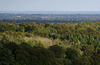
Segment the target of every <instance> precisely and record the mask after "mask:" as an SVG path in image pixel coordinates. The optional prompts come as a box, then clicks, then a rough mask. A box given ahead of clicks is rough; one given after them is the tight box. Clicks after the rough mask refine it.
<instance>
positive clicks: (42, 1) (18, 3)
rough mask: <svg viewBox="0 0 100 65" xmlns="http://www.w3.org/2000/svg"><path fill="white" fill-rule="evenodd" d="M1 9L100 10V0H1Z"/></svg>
mask: <svg viewBox="0 0 100 65" xmlns="http://www.w3.org/2000/svg"><path fill="white" fill-rule="evenodd" d="M0 11H100V0H0Z"/></svg>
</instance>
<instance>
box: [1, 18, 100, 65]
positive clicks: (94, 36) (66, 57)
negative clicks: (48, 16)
mask: <svg viewBox="0 0 100 65" xmlns="http://www.w3.org/2000/svg"><path fill="white" fill-rule="evenodd" d="M0 65H100V21H95V22H76V23H67V22H66V23H47V22H45V23H35V22H24V21H22V22H20V23H16V22H14V21H11V22H5V23H4V22H2V20H0Z"/></svg>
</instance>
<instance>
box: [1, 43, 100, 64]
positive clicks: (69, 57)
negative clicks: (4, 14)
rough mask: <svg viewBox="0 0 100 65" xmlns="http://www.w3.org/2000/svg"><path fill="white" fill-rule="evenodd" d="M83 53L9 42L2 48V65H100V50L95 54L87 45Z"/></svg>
mask: <svg viewBox="0 0 100 65" xmlns="http://www.w3.org/2000/svg"><path fill="white" fill-rule="evenodd" d="M82 51H83V55H80V53H79V51H78V50H77V49H75V48H66V49H63V47H61V46H58V45H54V46H50V47H48V48H43V47H39V46H34V47H31V46H30V45H28V44H27V43H21V44H20V45H17V44H16V43H14V42H9V43H6V44H4V45H3V46H0V65H100V50H99V51H98V52H97V53H94V48H93V46H92V45H86V46H84V47H83V48H82Z"/></svg>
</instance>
